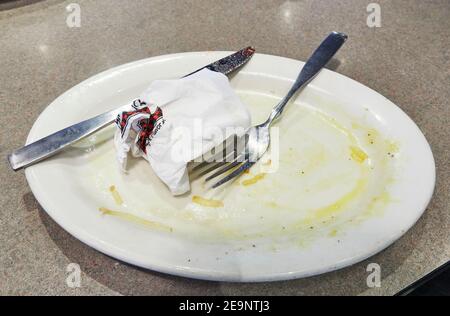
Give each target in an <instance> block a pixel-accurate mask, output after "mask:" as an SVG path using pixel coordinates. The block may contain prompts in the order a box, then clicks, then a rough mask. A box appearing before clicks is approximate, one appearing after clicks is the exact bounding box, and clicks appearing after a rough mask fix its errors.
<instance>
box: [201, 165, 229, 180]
mask: <svg viewBox="0 0 450 316" xmlns="http://www.w3.org/2000/svg"><path fill="white" fill-rule="evenodd" d="M226 164H227V162H226V161H221V162H216V163H209V164H207V165H208V166H209V167H208V168H206V169H204V170H202V171H200V172H199V173H198V174H197V175H196V177H197V178H200V177H201V176H204V175H205V174H208V173H210V172H211V171H214V170H216V169H217V168H220V167H222V166H223V165H226ZM205 166H206V165H205ZM199 169H200V168H199ZM196 171H197V170H196Z"/></svg>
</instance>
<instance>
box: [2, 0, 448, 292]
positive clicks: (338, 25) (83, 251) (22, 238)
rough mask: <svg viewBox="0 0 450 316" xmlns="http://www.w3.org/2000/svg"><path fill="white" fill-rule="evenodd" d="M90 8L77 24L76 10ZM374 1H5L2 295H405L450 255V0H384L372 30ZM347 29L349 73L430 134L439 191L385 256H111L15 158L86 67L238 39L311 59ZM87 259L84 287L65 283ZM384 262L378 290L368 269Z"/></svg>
mask: <svg viewBox="0 0 450 316" xmlns="http://www.w3.org/2000/svg"><path fill="white" fill-rule="evenodd" d="M70 2H76V3H78V4H79V5H80V8H81V27H79V28H77V27H74V28H69V27H68V26H67V24H66V18H67V15H68V13H67V12H66V9H65V7H66V6H67V5H68V4H69V3H70ZM371 2H373V1H371V0H343V1H328V0H310V1H301V0H298V1H274V0H251V1H238V0H229V1H228V0H227V1H218V0H217V1H211V0H193V1H181V0H151V1H148V0H145V1H144V0H140V1H137V0H136V1H127V2H126V4H125V3H124V2H123V1H119V0H116V1H113V0H110V1H107V0H102V1H94V0H76V1H58V0H49V1H39V0H34V1H33V0H30V1H26V0H21V1H17V2H16V3H11V2H10V3H6V4H4V3H2V4H1V5H0V10H1V11H0V30H1V31H0V60H1V62H0V74H1V75H0V76H1V78H0V124H1V126H2V129H1V130H0V137H1V142H0V151H1V157H2V159H1V160H0V173H1V179H2V181H1V183H0V190H1V193H2V194H1V196H0V199H1V215H0V219H1V220H0V227H1V228H0V280H1V281H0V294H3V295H5V294H49V295H51V294H58V295H95V294H100V295H120V294H125V295H127V294H150V295H157V294H163V295H166V294H169V295H171V294H185V295H190V294H192V295H212V294H225V295H233V294H243V295H250V294H254V295H259V294H269V295H270V294H279V295H283V294H294V295H310V294H330V295H331V294H335V295H355V294H363V295H379V294H387V295H390V294H394V293H396V292H398V291H399V290H401V289H403V288H404V287H405V286H407V285H409V284H410V283H412V282H414V281H416V280H417V279H419V278H421V277H422V276H424V275H425V274H427V273H428V272H430V271H431V270H433V269H435V268H437V267H438V266H440V265H442V264H444V263H445V262H447V261H448V260H450V242H449V241H450V212H449V201H450V194H449V192H450V190H449V189H448V187H449V185H450V183H449V179H450V165H449V163H448V162H449V160H450V155H449V148H450V124H449V118H450V107H449V104H448V103H449V100H450V89H449V86H450V58H449V57H450V19H449V16H450V2H449V1H448V0H435V1H421V0H397V1H385V0H383V1H381V0H380V1H377V3H378V4H380V8H381V18H382V20H381V23H382V25H381V27H379V28H369V27H368V26H367V23H366V19H367V15H368V13H367V11H366V9H367V5H368V4H369V3H371ZM331 30H339V31H342V32H345V33H347V34H348V35H349V37H350V40H349V41H348V42H347V44H346V46H345V52H342V53H341V54H340V57H339V61H340V63H339V66H338V67H337V69H336V70H337V71H338V72H340V73H342V74H344V75H346V76H348V77H351V78H353V79H355V80H357V81H359V82H361V83H363V84H365V85H367V86H369V87H371V88H373V89H374V90H376V91H378V92H379V93H381V94H383V95H384V96H386V97H387V98H389V99H390V100H392V101H393V102H394V103H396V104H397V105H399V106H400V107H401V108H402V109H403V110H404V111H405V112H406V113H407V114H408V115H409V116H410V117H411V118H412V119H413V120H414V121H415V122H416V123H417V124H418V126H419V127H420V129H421V130H422V131H423V132H424V134H425V136H426V137H427V139H428V141H429V143H430V144H431V147H432V150H433V153H434V157H435V160H436V166H437V183H436V189H435V193H434V197H433V199H432V201H431V203H430V204H429V206H428V208H427V210H426V211H425V213H424V215H423V216H422V217H421V218H420V220H419V221H418V222H417V224H416V225H415V226H414V227H413V228H412V229H411V230H409V231H408V232H407V233H406V234H405V235H404V236H403V237H402V238H401V239H400V240H398V241H397V242H395V243H394V244H393V245H391V246H390V247H388V248H387V249H386V250H384V251H382V252H381V253H379V254H377V255H375V256H374V257H372V258H370V259H368V260H366V261H364V262H361V263H359V264H356V265H354V266H351V267H348V268H345V269H342V270H339V271H335V272H331V273H327V274H324V275H320V276H316V277H311V278H306V279H300V280H294V281H286V282H274V283H260V284H234V283H219V282H206V281H199V280H190V279H185V278H180V277H174V276H169V275H164V274H160V273H155V272H151V271H146V270H143V269H139V268H136V267H133V266H130V265H127V264H124V263H122V262H118V261H116V260H115V259H112V258H110V257H107V256H105V255H103V254H101V253H99V252H97V251H95V250H93V249H91V248H89V247H88V246H86V245H84V244H83V243H81V242H79V241H78V240H76V239H75V238H73V237H72V236H70V235H69V234H68V233H66V232H65V231H64V230H63V229H62V228H60V227H59V226H58V225H57V224H56V223H55V222H54V221H53V220H52V219H51V218H50V217H49V216H48V215H47V214H46V213H45V211H44V210H43V209H42V208H41V207H40V206H39V204H38V203H37V201H36V200H35V198H34V196H33V194H32V193H31V191H30V189H29V187H28V185H27V182H26V180H25V176H24V174H23V172H19V173H14V172H12V171H11V170H10V169H9V166H8V164H7V162H6V155H7V154H8V153H9V152H10V151H12V150H13V149H15V148H17V147H19V146H21V145H23V143H24V141H25V139H26V136H27V134H28V132H29V130H30V127H31V126H32V124H33V122H34V120H35V119H36V118H37V116H38V115H39V113H40V112H41V111H42V110H43V109H44V108H45V107H46V106H47V105H48V104H49V103H50V102H51V101H52V100H53V99H55V98H56V97H57V96H58V95H60V94H61V93H63V92H64V91H66V90H67V89H69V88H70V87H72V86H73V85H75V84H77V83H79V82H81V81H83V80H85V79H87V78H88V77H90V76H92V75H94V74H96V73H98V72H100V71H103V70H106V69H108V68H110V67H114V66H117V65H120V64H123V63H126V62H130V61H134V60H137V59H141V58H146V57H149V56H156V55H161V54H168V53H175V52H185V51H204V50H236V49H239V48H242V47H244V46H247V45H253V46H255V47H256V48H257V51H258V52H260V53H267V54H274V55H280V56H286V57H291V58H295V59H300V60H305V59H306V58H307V57H308V56H309V53H310V51H311V48H312V47H314V46H315V45H316V44H317V43H318V42H319V41H320V40H321V39H322V38H323V37H324V36H325V35H326V34H327V33H328V32H330V31H331ZM71 262H75V263H78V264H79V265H80V267H81V270H82V276H81V287H79V288H70V287H68V286H67V284H66V278H67V276H68V273H67V272H66V268H67V265H68V264H69V263H71ZM371 262H375V263H378V264H379V265H380V266H381V279H382V280H381V287H379V288H368V287H367V285H366V278H367V275H368V273H367V272H366V267H367V265H368V264H369V263H371Z"/></svg>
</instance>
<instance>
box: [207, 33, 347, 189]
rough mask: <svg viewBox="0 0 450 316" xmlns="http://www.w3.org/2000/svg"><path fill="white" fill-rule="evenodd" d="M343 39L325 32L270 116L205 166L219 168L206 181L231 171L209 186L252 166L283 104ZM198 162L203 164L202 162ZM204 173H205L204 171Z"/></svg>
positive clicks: (264, 150)
mask: <svg viewBox="0 0 450 316" xmlns="http://www.w3.org/2000/svg"><path fill="white" fill-rule="evenodd" d="M346 40H347V35H345V34H343V33H338V32H332V33H331V34H330V35H328V36H327V38H325V40H324V41H323V42H322V43H321V44H320V46H319V47H318V48H317V49H316V50H315V51H314V53H313V54H312V55H311V57H310V58H309V59H308V61H307V62H306V64H305V65H304V66H303V68H302V70H301V72H300V74H299V75H298V77H297V79H296V80H295V82H294V84H293V86H292V87H291V89H290V90H289V92H288V93H287V94H286V96H285V97H284V98H283V99H282V100H281V101H280V103H278V104H277V105H276V106H275V107H274V108H273V110H272V112H271V113H270V116H269V118H268V119H267V120H266V121H265V122H264V123H262V124H259V125H256V126H253V127H250V128H249V129H248V130H247V131H246V132H245V134H244V135H243V136H242V137H240V139H241V141H243V142H244V146H241V148H243V149H242V151H236V150H234V151H232V152H231V153H228V154H227V156H226V157H225V162H222V163H217V164H216V165H214V166H212V167H208V169H207V170H206V171H207V172H208V173H210V172H212V171H214V170H216V169H217V168H219V167H222V168H221V169H218V170H217V171H215V172H214V173H213V174H211V175H209V176H208V177H207V178H206V179H205V181H209V180H211V179H214V178H216V177H218V176H220V175H222V174H224V173H225V172H227V171H231V170H232V172H231V173H229V174H227V175H226V176H225V177H223V178H222V179H221V180H219V181H217V182H216V183H215V184H214V185H212V188H217V187H218V186H220V185H222V184H224V183H226V182H228V181H230V180H232V179H234V178H236V177H238V176H239V175H241V174H242V173H243V172H244V171H246V170H247V169H249V168H250V167H251V166H253V165H254V164H255V163H256V162H257V161H258V160H259V159H260V158H261V157H262V156H263V155H264V153H265V152H266V151H267V148H268V147H269V144H270V133H269V130H270V126H271V125H272V123H273V122H274V121H275V120H276V119H277V118H279V117H280V115H281V113H282V112H283V109H284V107H285V106H286V104H287V103H288V102H289V100H290V99H291V98H292V96H293V95H294V94H295V93H296V92H297V91H298V90H299V89H300V88H302V87H304V86H306V85H307V84H308V83H309V82H310V81H311V80H312V79H313V78H314V77H315V76H316V75H317V74H318V73H319V71H320V70H321V69H322V68H323V67H324V66H325V65H326V64H327V63H328V62H329V61H330V59H331V58H332V57H333V56H334V54H335V53H336V52H337V51H338V50H339V48H341V46H342V45H343V44H344V43H345V41H346ZM235 148H236V147H235ZM230 157H231V158H234V159H232V160H231V161H229V163H226V162H227V159H229V158H230ZM224 164H225V166H224ZM201 165H203V166H205V164H204V163H202V164H201ZM199 167H201V166H199ZM203 174H205V171H204V172H203Z"/></svg>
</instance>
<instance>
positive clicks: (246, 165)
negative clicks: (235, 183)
mask: <svg viewBox="0 0 450 316" xmlns="http://www.w3.org/2000/svg"><path fill="white" fill-rule="evenodd" d="M254 164H255V163H254V162H251V161H248V160H247V161H246V162H244V163H243V164H242V165H241V166H240V167H239V168H238V169H236V170H234V171H233V172H232V173H230V174H229V175H227V176H226V177H225V178H223V179H222V180H220V181H218V182H217V183H215V184H214V185H213V186H212V188H213V189H215V188H217V187H218V186H221V185H222V184H224V183H226V182H228V181H230V180H232V179H234V178H237V177H238V176H239V175H241V174H242V173H243V172H244V171H245V170H247V169H248V168H250V167H251V166H253V165H254Z"/></svg>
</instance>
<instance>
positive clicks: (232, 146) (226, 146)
mask: <svg viewBox="0 0 450 316" xmlns="http://www.w3.org/2000/svg"><path fill="white" fill-rule="evenodd" d="M231 140H232V141H231ZM230 142H231V143H230ZM221 147H222V148H223V149H222V150H220V151H218V152H214V154H212V156H211V157H209V159H207V160H205V161H202V162H201V163H199V164H198V165H196V166H195V167H194V168H192V171H196V170H199V169H202V168H204V167H205V166H207V165H209V164H211V163H214V162H221V161H217V158H222V159H223V160H222V161H225V162H226V161H227V160H228V158H229V157H230V156H231V155H232V154H233V155H236V153H237V135H235V134H233V135H231V136H229V137H228V138H226V139H225V140H224V141H223V142H222V143H221V144H219V145H217V146H215V147H214V148H212V149H211V150H210V151H209V152H210V153H211V151H212V150H213V149H214V150H217V149H220V148H221ZM229 150H231V151H230V152H228V151H229ZM210 171H212V170H210Z"/></svg>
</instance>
